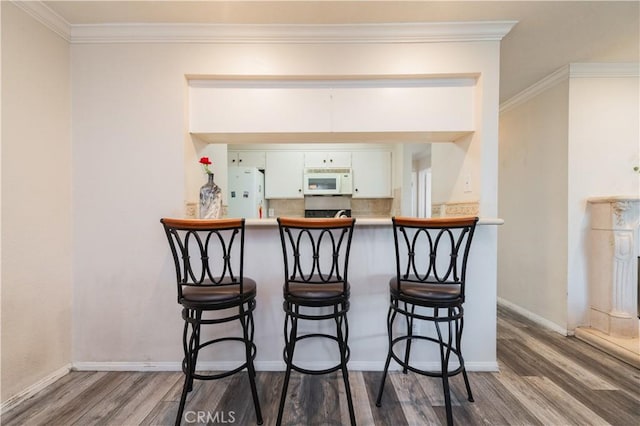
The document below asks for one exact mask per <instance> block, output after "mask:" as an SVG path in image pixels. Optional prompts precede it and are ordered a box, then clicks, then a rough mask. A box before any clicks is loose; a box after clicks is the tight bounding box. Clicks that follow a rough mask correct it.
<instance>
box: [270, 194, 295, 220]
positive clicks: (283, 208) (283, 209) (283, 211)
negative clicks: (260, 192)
mask: <svg viewBox="0 0 640 426" xmlns="http://www.w3.org/2000/svg"><path fill="white" fill-rule="evenodd" d="M272 211H273V214H271V213H272ZM278 216H287V217H304V199H303V198H300V199H284V200H279V199H271V200H269V210H268V216H267V217H278Z"/></svg>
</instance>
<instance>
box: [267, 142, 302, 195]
mask: <svg viewBox="0 0 640 426" xmlns="http://www.w3.org/2000/svg"><path fill="white" fill-rule="evenodd" d="M303 157H304V154H303V153H302V152H299V151H271V152H267V153H266V167H265V176H264V179H265V180H264V189H265V198H303V197H304V194H303V193H302V179H303V173H304V167H303V165H304V158H303Z"/></svg>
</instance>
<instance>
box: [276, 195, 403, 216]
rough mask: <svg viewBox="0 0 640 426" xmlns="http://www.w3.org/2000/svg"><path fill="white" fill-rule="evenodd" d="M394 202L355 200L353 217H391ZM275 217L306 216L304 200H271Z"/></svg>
mask: <svg viewBox="0 0 640 426" xmlns="http://www.w3.org/2000/svg"><path fill="white" fill-rule="evenodd" d="M393 207H394V200H393V199H392V198H355V199H353V198H352V199H351V215H352V216H353V217H391V212H392V208H393ZM272 209H273V216H269V217H278V216H289V217H303V216H304V199H286V200H279V199H271V200H269V213H271V210H272Z"/></svg>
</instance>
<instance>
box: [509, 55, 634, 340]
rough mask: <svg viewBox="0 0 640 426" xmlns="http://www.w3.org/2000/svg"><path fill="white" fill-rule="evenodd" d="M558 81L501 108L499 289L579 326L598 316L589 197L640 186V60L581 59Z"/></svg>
mask: <svg viewBox="0 0 640 426" xmlns="http://www.w3.org/2000/svg"><path fill="white" fill-rule="evenodd" d="M558 76H560V77H558ZM552 80H557V81H560V80H561V82H559V83H557V84H555V85H553V86H547V87H544V86H545V83H544V80H543V81H542V82H541V84H540V85H538V86H537V88H536V87H535V86H534V87H532V88H530V89H528V90H530V93H534V94H535V95H534V96H532V97H530V98H528V99H527V100H526V101H521V102H513V105H515V106H513V107H509V108H505V110H504V112H501V114H500V179H499V183H500V191H499V196H500V217H502V218H504V219H505V225H504V227H503V228H502V229H501V232H500V238H499V246H498V259H499V261H498V277H499V278H498V296H499V297H500V298H502V299H504V300H505V301H506V302H508V303H511V304H514V305H516V306H517V307H520V308H522V309H524V310H525V311H528V312H529V313H530V314H532V315H533V316H535V317H537V318H538V319H540V320H541V321H543V322H547V323H548V324H551V325H552V326H554V325H555V326H557V327H554V328H557V329H558V330H559V331H560V330H564V331H568V332H571V331H572V330H573V329H574V328H575V327H577V326H579V325H586V324H588V307H589V297H588V285H587V269H588V268H587V266H588V265H587V262H588V258H587V252H588V232H589V220H590V218H589V210H588V205H587V199H588V198H589V197H594V196H612V195H635V196H637V195H638V194H640V176H639V175H638V174H637V173H635V172H634V171H633V167H634V166H635V165H637V164H638V162H639V161H640V145H639V144H640V134H639V132H640V118H639V117H640V110H639V104H640V101H639V99H640V87H639V83H638V80H639V79H638V65H637V64H571V65H570V66H569V67H567V68H566V69H565V70H560V72H558V73H556V74H555V75H552V76H549V77H548V79H547V81H552ZM542 87H544V88H542ZM507 103H509V102H507Z"/></svg>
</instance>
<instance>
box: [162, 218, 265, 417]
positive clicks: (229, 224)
mask: <svg viewBox="0 0 640 426" xmlns="http://www.w3.org/2000/svg"><path fill="white" fill-rule="evenodd" d="M160 222H161V223H162V224H163V226H164V230H165V232H166V234H167V238H168V240H169V245H170V247H171V253H172V254H173V261H174V263H175V268H176V277H177V287H178V303H179V304H181V305H182V319H183V320H184V331H183V335H182V339H183V342H182V344H183V349H184V359H183V361H182V371H183V372H184V374H185V379H184V385H183V387H182V396H181V397H180V405H179V408H178V414H177V416H176V422H175V424H176V425H180V422H181V420H182V413H183V411H184V407H185V403H186V400H187V394H188V393H189V392H191V390H192V388H193V379H198V380H214V379H220V378H223V377H227V376H230V375H232V374H235V373H238V372H240V371H242V370H243V369H245V368H246V369H247V371H248V376H249V383H250V386H251V395H252V397H253V405H254V407H255V411H256V420H257V423H258V424H259V425H261V424H262V413H261V411H260V401H259V400H258V392H257V390H256V380H255V376H256V372H255V368H254V366H253V360H254V358H255V356H256V345H255V344H254V343H253V335H254V323H253V311H254V310H255V308H256V282H255V281H254V280H252V279H251V278H248V277H245V276H244V274H243V264H244V219H211V220H199V219H169V218H163V219H161V220H160ZM205 313H206V314H207V315H206V316H207V318H204V316H205V315H204V314H205ZM235 320H238V321H239V322H240V325H241V327H242V336H241V337H236V336H225V337H220V338H216V339H212V340H209V341H206V342H201V341H200V328H201V326H202V325H208V324H222V323H227V322H231V321H235ZM189 328H191V333H190V334H189ZM230 341H236V342H241V343H242V344H243V346H244V350H245V360H244V362H243V363H242V364H241V365H239V366H238V367H236V368H234V369H233V370H230V371H225V372H222V373H218V374H210V375H206V374H201V373H196V363H197V361H198V354H199V352H200V350H201V349H203V348H205V347H207V346H209V345H213V344H215V343H220V342H230Z"/></svg>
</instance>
